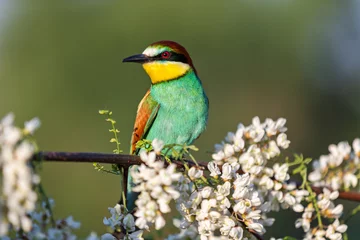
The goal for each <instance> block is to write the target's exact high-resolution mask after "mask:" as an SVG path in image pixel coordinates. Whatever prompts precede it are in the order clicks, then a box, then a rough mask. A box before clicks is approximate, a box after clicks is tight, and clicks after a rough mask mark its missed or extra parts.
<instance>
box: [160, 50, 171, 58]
mask: <svg viewBox="0 0 360 240" xmlns="http://www.w3.org/2000/svg"><path fill="white" fill-rule="evenodd" d="M170 56H171V53H170V52H168V51H165V52H163V53H162V54H161V57H162V58H163V59H168V58H170Z"/></svg>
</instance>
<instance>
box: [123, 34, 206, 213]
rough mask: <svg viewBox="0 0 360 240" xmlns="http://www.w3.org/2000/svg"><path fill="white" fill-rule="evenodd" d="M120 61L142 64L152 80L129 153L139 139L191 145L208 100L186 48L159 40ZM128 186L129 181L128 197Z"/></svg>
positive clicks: (130, 204)
mask: <svg viewBox="0 0 360 240" xmlns="http://www.w3.org/2000/svg"><path fill="white" fill-rule="evenodd" d="M123 62H136V63H141V64H142V66H143V68H144V69H145V71H146V73H147V74H148V75H149V77H150V80H151V87H150V89H149V90H148V91H147V92H146V94H145V96H144V98H143V99H142V100H141V102H140V104H139V106H138V110H137V116H136V120H135V125H134V129H133V134H132V138H131V153H132V154H137V152H136V142H137V141H139V140H140V139H148V140H153V139H155V138H157V139H160V140H162V141H164V143H165V144H173V143H176V144H191V143H192V142H193V141H194V140H195V139H197V138H198V137H199V136H200V134H201V133H202V132H203V131H204V130H205V128H206V124H207V119H208V110H209V101H208V98H207V96H206V94H205V92H204V89H203V87H202V84H201V81H200V79H199V77H198V75H197V72H196V69H195V67H194V64H193V62H192V60H191V58H190V55H189V54H188V52H187V51H186V49H185V48H184V47H183V46H181V45H180V44H178V43H176V42H173V41H159V42H155V43H153V44H151V45H150V46H148V47H147V48H146V49H145V51H144V52H143V53H142V54H137V55H134V56H131V57H128V58H125V59H124V60H123ZM129 176H130V174H129ZM129 183H130V184H129ZM131 185H132V184H131V178H130V179H128V196H129V193H130V195H131V188H132V186H131ZM131 198H132V197H130V198H129V197H128V200H129V201H128V209H129V210H132V209H133V208H134V206H135V205H134V204H135V203H134V200H135V198H136V197H133V199H131Z"/></svg>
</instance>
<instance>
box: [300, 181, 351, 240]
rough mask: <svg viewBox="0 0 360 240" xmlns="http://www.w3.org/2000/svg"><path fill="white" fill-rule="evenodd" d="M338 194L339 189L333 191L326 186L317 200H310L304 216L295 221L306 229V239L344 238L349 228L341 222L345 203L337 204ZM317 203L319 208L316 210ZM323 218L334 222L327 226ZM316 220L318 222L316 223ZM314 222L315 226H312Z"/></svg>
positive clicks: (338, 239) (339, 239)
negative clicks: (343, 235) (335, 201)
mask: <svg viewBox="0 0 360 240" xmlns="http://www.w3.org/2000/svg"><path fill="white" fill-rule="evenodd" d="M338 196H339V192H338V191H333V192H331V191H330V190H329V189H327V188H324V189H323V193H321V194H319V195H318V196H317V200H316V201H310V202H308V204H307V206H306V207H305V209H304V212H303V214H302V217H301V218H299V219H297V220H296V222H295V227H296V228H300V227H302V229H303V230H304V232H305V237H304V238H303V239H304V240H312V239H324V240H325V239H337V240H341V239H342V234H343V233H344V232H345V231H346V230H347V225H345V224H340V221H339V218H340V216H341V215H342V213H343V205H342V204H338V205H335V203H334V202H333V201H334V200H335V199H337V198H338ZM315 204H316V206H317V208H318V210H316V207H315V206H314V205H315ZM315 219H316V220H315ZM322 219H329V220H332V223H331V224H329V225H327V226H326V225H323V224H322ZM314 220H315V221H314ZM316 221H317V222H316ZM314 222H316V223H315V224H314ZM312 223H313V226H311V224H312ZM314 225H315V226H314Z"/></svg>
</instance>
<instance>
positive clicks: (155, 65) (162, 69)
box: [142, 61, 190, 84]
mask: <svg viewBox="0 0 360 240" xmlns="http://www.w3.org/2000/svg"><path fill="white" fill-rule="evenodd" d="M142 66H143V68H144V69H145V71H146V73H147V74H148V75H149V77H150V79H151V82H152V83H153V84H156V83H159V82H164V81H168V80H172V79H176V78H178V77H181V76H183V75H184V74H185V73H186V72H187V71H188V70H189V69H190V66H189V64H186V63H182V62H160V61H154V62H148V63H144V64H143V65H142Z"/></svg>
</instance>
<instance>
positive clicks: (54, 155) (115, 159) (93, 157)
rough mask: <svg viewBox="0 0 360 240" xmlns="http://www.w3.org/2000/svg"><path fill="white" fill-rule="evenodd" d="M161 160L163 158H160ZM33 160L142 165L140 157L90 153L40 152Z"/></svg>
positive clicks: (180, 162) (122, 165)
mask: <svg viewBox="0 0 360 240" xmlns="http://www.w3.org/2000/svg"><path fill="white" fill-rule="evenodd" d="M158 159H159V160H161V159H162V158H161V157H158ZM33 160H44V161H48V162H80V163H93V162H96V163H102V164H116V165H119V166H121V167H124V168H129V167H130V166H131V165H140V164H141V163H142V161H141V159H140V157H139V156H136V155H128V154H110V153H90V152H39V153H38V154H36V155H34V156H33ZM185 162H186V163H187V164H188V165H189V166H190V167H191V166H195V163H193V162H192V161H189V160H185ZM172 163H175V164H176V165H177V166H178V168H184V164H183V162H182V161H179V160H172ZM199 165H200V166H201V167H205V166H206V163H200V164H199Z"/></svg>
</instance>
